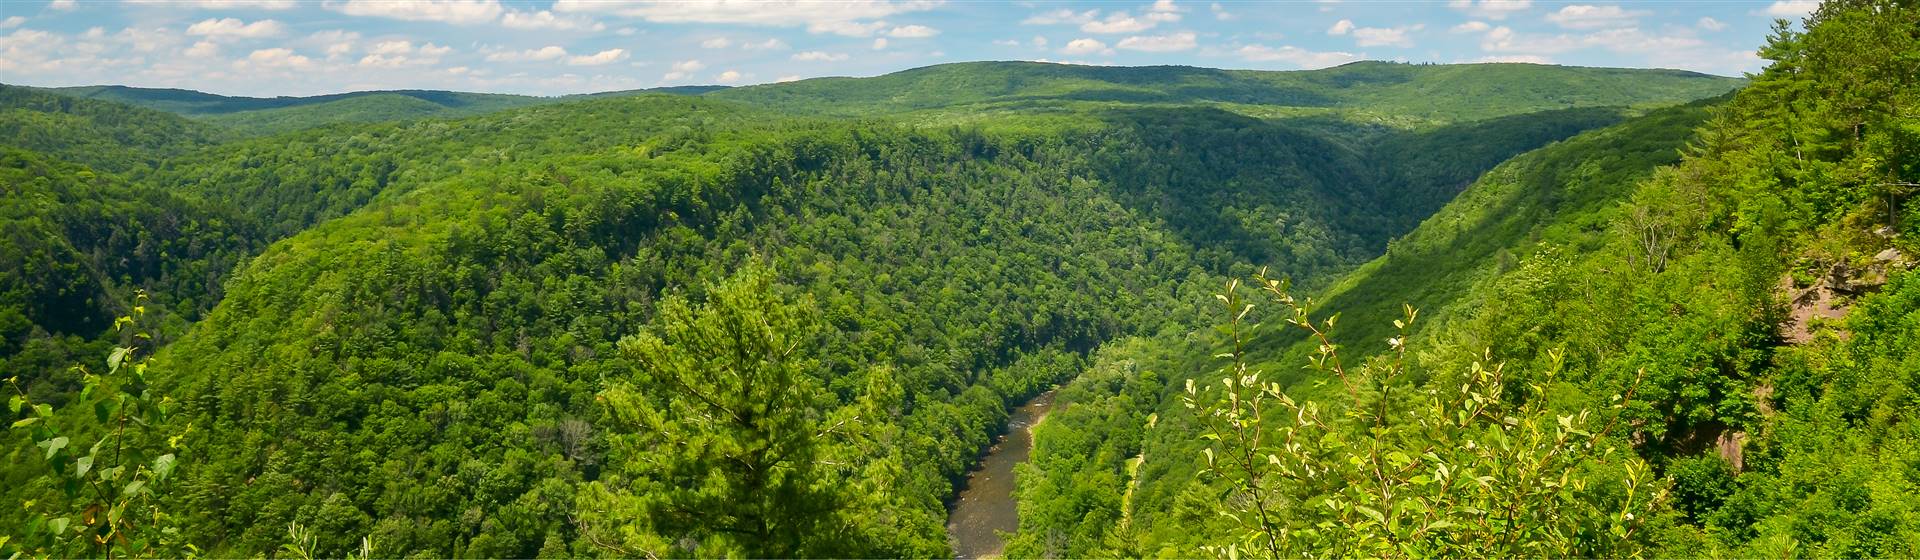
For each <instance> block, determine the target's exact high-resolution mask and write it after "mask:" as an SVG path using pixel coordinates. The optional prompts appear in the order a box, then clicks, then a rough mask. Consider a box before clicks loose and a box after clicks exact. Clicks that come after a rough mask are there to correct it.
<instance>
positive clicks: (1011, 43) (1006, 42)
mask: <svg viewBox="0 0 1920 560" xmlns="http://www.w3.org/2000/svg"><path fill="white" fill-rule="evenodd" d="M993 44H994V45H997V46H1002V47H1018V46H1020V40H1019V39H996V40H994V42H993Z"/></svg>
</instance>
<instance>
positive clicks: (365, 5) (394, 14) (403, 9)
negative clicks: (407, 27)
mask: <svg viewBox="0 0 1920 560" xmlns="http://www.w3.org/2000/svg"><path fill="white" fill-rule="evenodd" d="M331 6H332V7H333V8H334V9H335V10H338V11H339V12H340V13H343V14H347V15H350V16H364V17H382V18H388V19H398V20H405V21H437V22H441V23H451V24H456V25H472V24H477V23H489V22H492V21H495V20H497V19H500V14H501V13H502V12H505V11H506V9H505V8H502V7H501V6H500V1H499V0H406V1H394V0H346V2H344V3H340V4H334V5H331Z"/></svg>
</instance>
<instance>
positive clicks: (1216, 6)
mask: <svg viewBox="0 0 1920 560" xmlns="http://www.w3.org/2000/svg"><path fill="white" fill-rule="evenodd" d="M1207 9H1208V10H1210V11H1212V12H1213V19H1217V20H1220V21H1233V13H1232V12H1228V11H1227V7H1226V6H1222V5H1220V3H1219V2H1214V3H1213V5H1211V6H1207Z"/></svg>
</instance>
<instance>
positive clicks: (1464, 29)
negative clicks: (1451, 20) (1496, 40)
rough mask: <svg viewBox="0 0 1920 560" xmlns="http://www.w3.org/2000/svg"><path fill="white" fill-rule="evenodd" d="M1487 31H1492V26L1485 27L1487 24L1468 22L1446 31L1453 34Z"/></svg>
mask: <svg viewBox="0 0 1920 560" xmlns="http://www.w3.org/2000/svg"><path fill="white" fill-rule="evenodd" d="M1488 29H1493V26H1491V25H1487V22H1484V21H1469V22H1466V23H1462V24H1460V25H1455V26H1453V29H1448V30H1447V31H1450V32H1453V33H1479V32H1481V31H1486V30H1488Z"/></svg>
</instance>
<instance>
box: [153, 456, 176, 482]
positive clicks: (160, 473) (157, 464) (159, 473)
mask: <svg viewBox="0 0 1920 560" xmlns="http://www.w3.org/2000/svg"><path fill="white" fill-rule="evenodd" d="M173 463H174V460H173V454H172V453H168V454H166V455H161V456H159V457H156V458H154V459H153V478H154V480H166V479H167V475H168V474H171V473H173Z"/></svg>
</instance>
